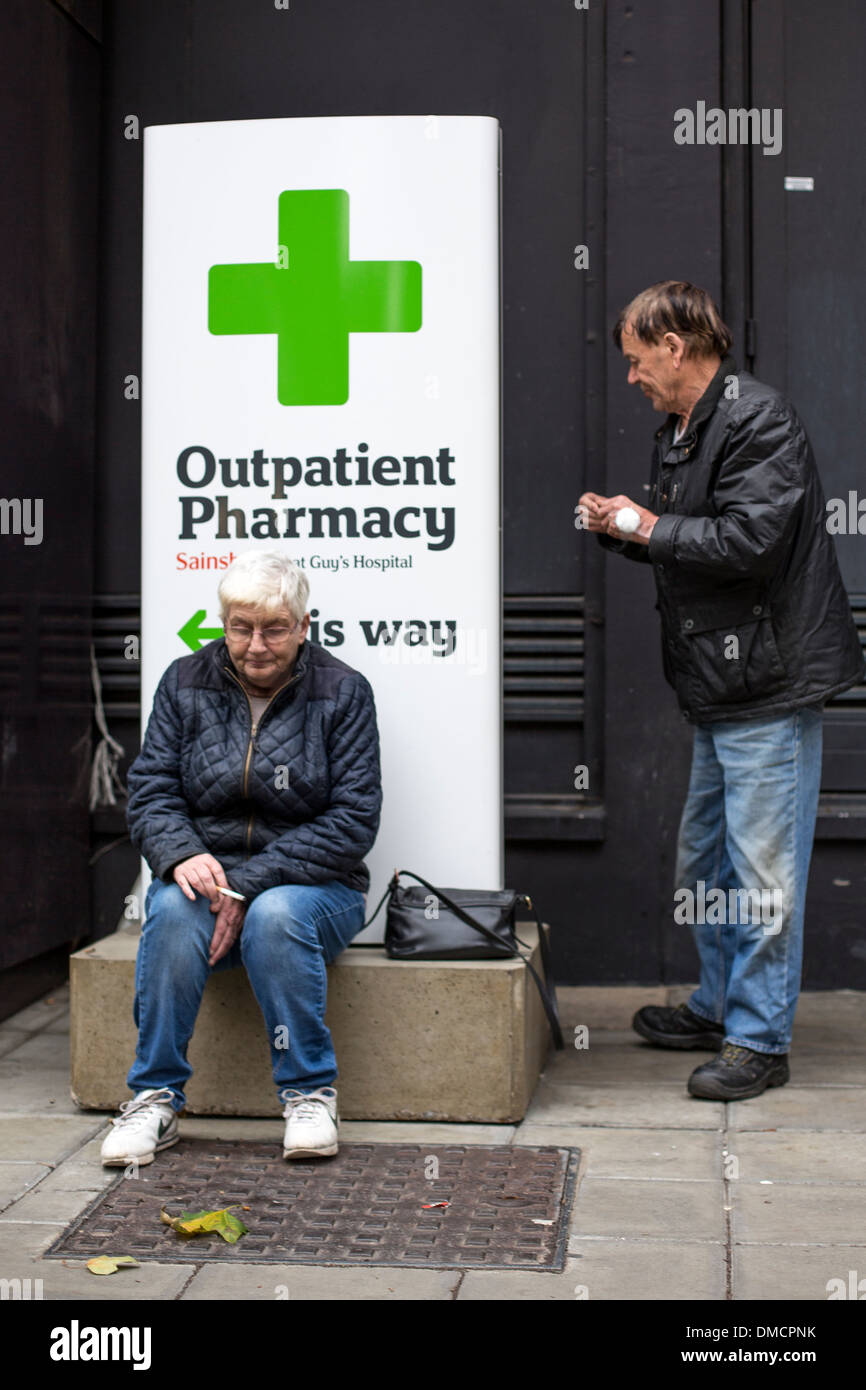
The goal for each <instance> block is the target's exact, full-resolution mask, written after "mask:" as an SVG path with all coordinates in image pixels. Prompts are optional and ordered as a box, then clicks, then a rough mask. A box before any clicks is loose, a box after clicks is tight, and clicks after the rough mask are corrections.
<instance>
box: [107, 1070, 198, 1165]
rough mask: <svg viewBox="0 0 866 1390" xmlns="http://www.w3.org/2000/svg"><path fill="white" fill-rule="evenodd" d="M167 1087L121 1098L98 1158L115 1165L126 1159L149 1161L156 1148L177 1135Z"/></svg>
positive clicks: (124, 1161)
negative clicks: (129, 1098)
mask: <svg viewBox="0 0 866 1390" xmlns="http://www.w3.org/2000/svg"><path fill="white" fill-rule="evenodd" d="M173 1094H174V1093H173V1092H172V1091H169V1090H165V1089H163V1090H150V1091H139V1092H138V1094H137V1095H136V1096H134V1097H133V1099H132V1100H125V1101H124V1102H123V1104H122V1105H121V1107H120V1114H119V1115H118V1116H117V1118H116V1119H114V1120H112V1121H111V1124H112V1129H111V1130H110V1131H109V1133H108V1134H107V1135H106V1136H105V1139H104V1140H103V1143H102V1162H103V1165H105V1166H106V1167H112V1168H118V1167H122V1166H123V1165H124V1164H126V1163H132V1162H133V1161H135V1162H136V1163H152V1162H153V1159H154V1155H155V1154H156V1153H157V1151H158V1150H159V1149H167V1148H170V1146H171V1145H172V1144H176V1143H177V1141H178V1139H179V1138H180V1135H179V1134H178V1128H177V1112H176V1111H175V1109H174V1107H173V1105H172V1104H171V1099H172V1097H173Z"/></svg>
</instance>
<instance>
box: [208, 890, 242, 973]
mask: <svg viewBox="0 0 866 1390" xmlns="http://www.w3.org/2000/svg"><path fill="white" fill-rule="evenodd" d="M245 912H246V907H245V906H244V904H243V903H239V902H238V900H237V898H223V899H222V901H221V903H220V904H219V907H218V908H217V914H216V922H215V923H214V933H213V936H212V937H211V943H210V958H209V962H208V963H209V964H210V965H211V966H214V965H216V963H217V961H218V960H222V958H223V956H225V955H228V953H229V951H230V950H231V948H232V946H234V944H235V942H236V941H237V939H238V937H239V936H240V934H241V932H242V931H243V927H244V914H245Z"/></svg>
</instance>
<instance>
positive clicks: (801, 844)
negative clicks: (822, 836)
mask: <svg viewBox="0 0 866 1390" xmlns="http://www.w3.org/2000/svg"><path fill="white" fill-rule="evenodd" d="M822 732H823V725H822V716H821V712H820V710H817V709H813V708H807V709H799V710H795V711H794V712H793V713H792V714H790V715H786V716H783V717H781V718H773V719H762V720H737V721H735V722H730V723H728V722H723V721H718V722H715V723H711V724H699V725H697V726H696V728H695V741H694V750H693V754H692V772H691V781H690V784H689V792H688V797H687V799H686V804H685V808H684V810H683V815H682V821H681V824H680V831H679V841H678V845H677V865H676V886H677V889H678V890H687V892H686V896H683V894H682V892H681V891H679V892H678V893H677V895H676V896H675V901H676V902H677V903H678V904H683V903H686V904H687V903H688V900H689V898H691V900H692V902H694V904H695V909H696V910H695V912H694V913H693V914H692V917H691V918H690V917H688V916H686V915H685V913H680V915H679V917H678V915H677V910H675V914H674V916H675V920H681V921H682V920H685V921H692V920H694V932H695V940H696V944H697V948H698V954H699V956H700V963H701V970H700V984H699V986H698V988H697V990H696V991H695V993H694V994H693V995H692V997H691V999H690V1000H689V1008H690V1009H691V1010H692V1011H693V1012H694V1013H696V1014H698V1015H700V1017H701V1018H707V1019H712V1020H713V1022H716V1023H723V1024H724V1027H725V1040H726V1041H727V1042H731V1043H739V1044H740V1045H741V1046H742V1047H749V1048H751V1049H752V1050H753V1051H754V1052H766V1053H784V1052H787V1051H788V1048H789V1046H790V1042H791V1031H792V1028H793V1024H794V1012H795V1010H796V1007H797V998H798V995H799V992H800V974H801V968H802V959H803V917H804V909H805V901H806V881H807V879H808V876H809V860H810V858H811V854H812V839H813V836H814V833H815V817H816V815H817V811H818V791H819V787H820V782H821V745H822ZM713 889H721V890H722V892H721V894H717V895H716V897H715V902H716V904H717V905H716V907H712V906H709V905H706V899H707V897H708V896H709V895H710V894H711V890H713ZM738 890H746V892H750V893H751V897H750V899H749V902H748V904H747V900H746V896H745V894H744V893H743V892H741V891H740V892H738ZM759 894H763V896H762V897H759V896H758V895H759ZM692 895H693V897H692ZM722 898H723V899H724V906H723V907H721V908H720V907H719V906H718V904H719V903H720V900H721V899H722ZM759 903H760V904H761V905H762V906H761V909H759ZM702 918H704V919H705V920H701V919H702ZM719 919H721V920H719Z"/></svg>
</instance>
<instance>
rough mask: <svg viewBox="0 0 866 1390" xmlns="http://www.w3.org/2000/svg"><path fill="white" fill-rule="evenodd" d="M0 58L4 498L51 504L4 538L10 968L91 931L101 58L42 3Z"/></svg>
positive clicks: (14, 20) (3, 854)
mask: <svg viewBox="0 0 866 1390" xmlns="http://www.w3.org/2000/svg"><path fill="white" fill-rule="evenodd" d="M91 8H92V7H91ZM0 54H2V62H3V80H2V82H0V199H2V215H0V301H2V304H3V314H2V316H0V421H2V493H3V496H4V498H5V499H6V500H7V501H9V500H10V499H15V500H16V501H17V502H20V503H21V504H22V507H23V506H24V504H25V503H29V504H30V505H31V506H33V505H34V504H36V503H37V502H41V506H42V530H41V539H40V540H38V543H33V544H25V540H24V537H23V535H15V534H4V535H2V536H0V721H2V734H0V746H2V765H0V879H2V883H3V922H2V929H0V966H8V965H12V964H15V963H16V962H21V961H24V960H26V959H28V958H31V957H34V956H38V955H41V954H42V953H44V952H46V951H48V950H49V949H50V948H53V947H55V946H56V945H58V943H61V942H65V941H69V940H70V939H72V938H74V937H76V936H83V935H84V934H85V933H86V932H87V930H88V920H89V900H88V872H87V857H88V852H89V821H88V813H87V800H86V787H87V777H88V771H89V755H90V746H89V740H90V727H91V705H90V669H89V655H88V644H89V635H90V634H89V621H90V607H91V595H92V553H93V417H94V379H95V356H96V301H97V208H98V199H99V187H98V167H99V100H100V68H101V56H100V49H99V45H98V42H97V41H96V40H95V38H94V37H93V36H92V34H91V33H90V32H89V31H88V30H87V29H86V28H85V27H82V25H81V24H80V23H79V22H77V21H76V20H75V19H74V18H72V17H71V16H70V15H68V14H67V13H65V12H64V11H63V10H62V9H60V8H58V7H57V6H55V5H53V4H51V3H48V0H39V3H34V0H6V3H5V4H4V5H3V7H2V9H0ZM31 515H33V513H31ZM13 524H14V523H13ZM32 539H33V541H34V542H37V539H38V533H37V532H33V533H32Z"/></svg>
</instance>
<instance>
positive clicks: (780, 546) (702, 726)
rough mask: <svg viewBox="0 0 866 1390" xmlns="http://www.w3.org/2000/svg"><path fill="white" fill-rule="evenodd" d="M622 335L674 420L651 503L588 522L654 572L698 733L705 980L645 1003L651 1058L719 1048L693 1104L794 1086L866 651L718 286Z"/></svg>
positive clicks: (647, 315)
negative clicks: (676, 997)
mask: <svg viewBox="0 0 866 1390" xmlns="http://www.w3.org/2000/svg"><path fill="white" fill-rule="evenodd" d="M613 338H614V342H615V343H616V345H617V347H618V348H620V350H621V351H622V353H623V355H624V357H625V358H626V360H627V362H628V364H629V372H628V380H629V384H630V385H639V386H640V388H641V390H642V391H643V392H644V394H645V395H646V396H647V397H648V398H649V399H650V400H651V401H652V405H653V409H654V410H657V411H659V412H660V413H661V414H662V415H664V416H666V419H665V422H664V424H662V426H661V428H660V429H658V430H657V431H656V436H655V439H656V443H655V449H654V453H653V464H652V474H651V479H650V494H649V507H641V506H639V505H638V504H637V503H636V502H633V501H631V500H630V499H629V498H628V497H624V496H621V495H620V496H617V497H601V496H599V495H597V494H596V493H593V492H587V493H584V494H583V496H582V497H581V499H580V504H579V505H580V509H581V516H582V519H583V524H584V526H585V527H586V529H588V530H590V531H594V532H596V533H597V534H598V537H599V540H600V542H601V544H602V545H603V546H605V547H606V548H607V549H610V550H614V551H617V552H618V553H620V554H622V555H625V557H626V558H627V559H630V560H638V561H641V562H643V563H644V564H650V565H652V568H653V575H654V578H655V583H656V590H657V594H658V602H657V604H656V607H657V608H658V610H659V614H660V617H661V625H662V659H663V663H664V672H665V677H666V679H667V680H668V682H669V684H670V685H672V686H673V688H674V690H675V691H676V695H677V699H678V701H679V705H680V708H681V710H682V712H683V716H684V718H686V719H687V720H689V721H690V722H691V723H692V724H694V726H695V734H694V749H693V757H692V771H691V781H690V784H689V791H688V797H687V800H686V804H685V808H684V810H683V815H682V820H681V824H680V831H679V840H678V845H677V860H676V884H677V889H678V892H677V899H678V901H679V902H680V903H681V904H683V903H685V904H687V905H688V904H690V905H691V907H690V909H689V908H688V907H687V911H686V914H685V920H688V921H690V922H692V923H694V928H695V937H696V944H697V948H698V954H699V957H700V984H699V985H698V988H697V990H696V991H695V993H694V994H693V995H692V997H691V999H690V1000H689V1002H688V1004H687V1005H686V1004H681V1005H679V1006H678V1007H677V1008H658V1007H654V1006H651V1007H647V1008H643V1009H639V1010H638V1012H637V1013H636V1014H635V1017H634V1027H635V1029H636V1031H637V1032H638V1033H639V1034H640V1035H641V1037H643V1038H646V1039H647V1040H648V1041H649V1042H651V1043H654V1044H656V1046H659V1047H671V1048H682V1049H688V1048H705V1049H708V1050H713V1051H718V1052H719V1055H718V1056H717V1057H716V1058H714V1059H713V1060H712V1061H710V1062H706V1063H704V1065H702V1066H699V1067H698V1068H697V1069H696V1070H695V1071H694V1072H693V1073H692V1075H691V1077H690V1078H689V1091H690V1093H691V1094H692V1095H693V1096H698V1097H701V1098H705V1099H708V1100H744V1099H746V1098H747V1097H750V1096H758V1095H760V1094H761V1093H762V1092H763V1091H764V1090H766V1089H767V1087H768V1086H783V1085H784V1084H785V1082H786V1081H788V1079H789V1076H790V1072H789V1068H788V1048H789V1046H790V1042H791V1031H792V1027H793V1022H794V1012H795V1009H796V1007H797V998H798V995H799V990H800V973H801V964H802V954H803V916H804V906H805V897H806V881H807V878H808V872H809V860H810V857H811V852H812V839H813V835H814V831H815V817H816V814H817V808H818V790H819V786H820V782H821V734H822V708H823V705H824V702H825V701H826V700H828V699H830V697H831V696H833V695H837V694H838V693H839V692H840V691H842V690H847V689H848V687H849V686H852V685H856V684H857V682H858V681H860V680H862V679H863V676H864V666H863V655H862V652H861V649H860V642H859V639H858V635H857V629H856V627H855V624H854V620H853V617H852V614H851V610H850V606H849V604H848V599H847V595H846V592H845V588H844V585H843V583H842V577H841V574H840V572H839V566H838V564H837V561H836V555H835V551H834V549H833V543H832V540H831V539H830V536H829V535H828V533H827V528H826V525H825V521H826V517H825V504H824V495H823V492H822V489H821V483H820V480H819V478H818V473H817V469H816V467H815V460H814V456H813V454H812V449H811V446H810V444H809V440H808V438H807V436H806V431H805V430H804V428H803V425H802V423H801V421H800V420H799V418H798V416H797V414H796V411H795V410H794V408H793V406H792V405H791V404H790V403H789V402H788V401H787V400H786V399H785V398H784V397H783V396H782V395H781V394H780V393H779V392H778V391H776V390H775V389H774V388H773V387H771V386H765V385H764V384H763V383H762V382H760V381H756V380H755V378H754V377H753V376H751V375H750V373H748V372H738V371H737V367H736V363H735V361H734V359H733V357H731V356H730V355H729V352H730V347H731V343H732V337H731V333H730V330H729V329H728V328H727V326H726V325H725V324H724V322H723V321H722V318H721V316H720V314H719V311H718V309H717V307H716V305H715V304H714V302H713V301H712V299H711V298H710V296H709V295H708V294H707V292H706V291H705V290H702V289H698V288H697V287H696V286H695V285H691V284H688V283H687V282H685V281H679V280H664V281H661V282H660V283H658V284H655V285H652V286H650V288H649V289H647V290H644V291H643V292H642V293H641V294H639V295H638V296H637V297H636V298H635V299H633V300H632V301H631V303H630V304H629V305H627V306H626V308H625V309H623V311H622V313H621V314H620V316H619V318H618V319H617V322H616V325H615V327H614V330H613ZM624 508H631V509H632V515H630V516H629V515H626V516H623V515H622V509H624ZM635 514H636V515H635ZM618 515H619V523H620V525H619V526H618V524H617V517H618ZM620 526H623V527H624V529H620ZM630 528H635V529H630ZM712 890H721V891H716V892H715V893H713V891H712ZM708 901H709V902H711V904H712V905H711V906H707V903H708ZM720 902H721V903H722V906H721V909H720V906H719V904H720ZM769 903H772V905H773V910H772V912H771V913H768V912H767V910H766V907H767V905H768V904H769ZM695 904H697V907H698V910H697V911H695V910H694V908H695ZM756 904H760V910H758V911H756V910H755V908H756ZM680 920H683V919H682V918H680Z"/></svg>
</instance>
